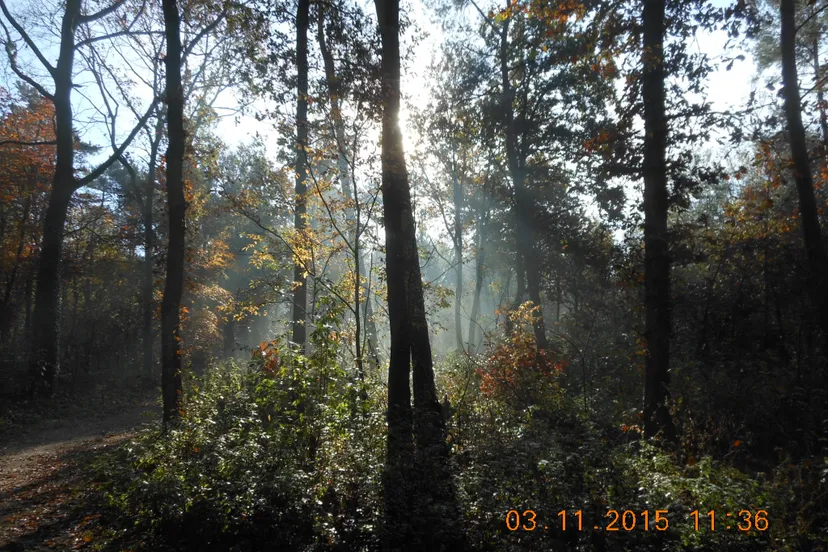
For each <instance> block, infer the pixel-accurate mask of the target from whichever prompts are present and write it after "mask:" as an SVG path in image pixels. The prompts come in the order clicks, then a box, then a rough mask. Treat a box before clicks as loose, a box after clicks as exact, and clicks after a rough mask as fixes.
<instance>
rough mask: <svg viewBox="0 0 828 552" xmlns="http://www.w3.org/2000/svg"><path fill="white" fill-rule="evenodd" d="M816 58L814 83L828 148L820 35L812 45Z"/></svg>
mask: <svg viewBox="0 0 828 552" xmlns="http://www.w3.org/2000/svg"><path fill="white" fill-rule="evenodd" d="M812 49H813V58H814V83H815V84H816V87H817V89H816V97H817V109H819V128H820V130H821V131H822V147H823V148H824V149H827V150H828V114H826V112H825V88H824V87H823V85H822V83H820V82H819V80H820V79H821V78H822V77H821V74H820V73H821V71H820V68H819V37H818V36H817V37H815V38H814V43H813V46H812ZM798 86H799V84H798V83H797V87H798Z"/></svg>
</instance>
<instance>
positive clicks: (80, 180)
mask: <svg viewBox="0 0 828 552" xmlns="http://www.w3.org/2000/svg"><path fill="white" fill-rule="evenodd" d="M158 100H159V97H157V96H156V98H155V99H154V100H153V101H152V103H151V104H150V106H149V108H148V109H147V112H146V113H144V116H143V117H141V119H140V120H139V121H138V123H137V124H136V125H135V127H134V128H133V129H132V132H130V133H129V136H127V138H126V140H124V141H123V142H122V143H121V146H120V147H119V148H118V149H116V150H115V152H114V153H113V154H112V155H110V156H109V159H107V160H106V161H104V162H103V163H101V164H100V165H99V166H98V168H97V169H95V170H94V171H92V172H91V173H89V174H87V175H86V176H84V177H83V178H78V179H77V180H76V181H75V189H77V188H80V187H81V186H86V185H87V184H89V183H90V182H92V181H93V180H95V179H96V178H98V177H99V176H101V175H102V174H103V173H104V172H105V171H106V169H108V168H109V166H110V165H112V163H114V162H115V161H117V160H118V159H120V158H121V156H122V155H123V154H124V151H126V149H127V148H128V147H129V145H130V144H131V143H132V140H133V139H134V138H135V136H137V135H138V132H140V130H141V129H142V128H143V127H144V125H146V124H147V121H148V120H149V118H150V117H151V116H152V114H153V112H154V111H155V105H156V104H157V103H158Z"/></svg>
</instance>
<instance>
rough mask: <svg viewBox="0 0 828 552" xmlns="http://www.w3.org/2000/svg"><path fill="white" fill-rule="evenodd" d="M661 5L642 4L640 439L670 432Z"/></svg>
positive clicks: (656, 0)
mask: <svg viewBox="0 0 828 552" xmlns="http://www.w3.org/2000/svg"><path fill="white" fill-rule="evenodd" d="M664 10H665V2H664V0H645V2H644V11H643V17H642V25H643V31H644V41H643V46H644V50H643V54H642V64H643V76H642V87H641V97H642V101H643V103H644V159H643V167H642V169H643V174H644V250H645V252H644V293H645V309H646V321H645V330H644V333H645V337H646V340H647V349H648V351H647V352H648V354H647V359H646V362H645V375H644V379H645V383H644V388H645V389H644V434H645V436H647V437H651V436H654V435H656V434H658V433H662V434H663V436H664V437H665V438H666V439H668V440H671V439H672V438H673V437H674V428H673V424H672V419H671V418H670V412H669V410H668V408H667V399H668V386H669V381H670V257H669V254H670V252H669V242H668V234H667V210H668V207H669V204H668V196H667V117H666V113H665V111H666V108H665V92H664V78H665V71H664V60H663V52H664V49H663V44H664V27H665V23H664Z"/></svg>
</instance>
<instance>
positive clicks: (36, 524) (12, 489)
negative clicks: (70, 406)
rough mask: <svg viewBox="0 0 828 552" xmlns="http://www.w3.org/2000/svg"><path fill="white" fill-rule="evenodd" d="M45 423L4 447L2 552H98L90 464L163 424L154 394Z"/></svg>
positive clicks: (0, 454)
mask: <svg viewBox="0 0 828 552" xmlns="http://www.w3.org/2000/svg"><path fill="white" fill-rule="evenodd" d="M63 414H64V416H63V417H58V418H52V419H40V420H38V421H37V422H36V423H35V424H33V425H31V426H29V427H28V428H26V431H25V432H23V431H17V432H16V433H15V434H13V435H11V436H9V435H8V432H6V433H5V434H4V435H3V437H5V439H4V440H2V441H0V551H3V552H10V551H15V552H17V551H30V550H31V551H35V550H38V551H39V550H99V549H100V544H101V543H100V542H96V540H97V539H96V536H97V535H100V533H101V528H102V526H103V525H104V524H105V520H103V519H102V512H103V509H102V508H100V498H99V494H98V493H96V492H95V489H94V485H93V483H92V482H91V480H90V478H91V475H90V473H89V469H88V466H89V463H90V462H91V461H92V460H93V459H94V458H95V457H96V456H98V455H99V454H101V453H104V452H106V451H107V450H109V449H112V448H114V447H115V446H116V445H118V444H119V443H121V442H123V441H124V440H125V439H127V438H128V437H130V436H131V435H133V434H134V433H135V432H136V431H137V430H138V429H139V428H140V427H142V426H144V425H146V424H149V423H152V422H154V421H156V420H159V419H160V408H159V407H158V406H157V405H156V404H155V400H154V399H153V398H151V397H150V396H149V394H143V396H138V397H132V399H131V400H129V401H119V402H118V403H111V404H109V405H108V408H101V407H100V405H98V407H96V406H95V405H94V403H87V405H86V408H83V409H81V410H74V411H72V412H71V413H67V412H63Z"/></svg>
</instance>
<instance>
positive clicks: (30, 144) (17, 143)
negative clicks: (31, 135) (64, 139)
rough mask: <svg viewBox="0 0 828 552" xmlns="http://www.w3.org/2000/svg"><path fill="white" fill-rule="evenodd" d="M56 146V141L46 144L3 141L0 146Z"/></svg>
mask: <svg viewBox="0 0 828 552" xmlns="http://www.w3.org/2000/svg"><path fill="white" fill-rule="evenodd" d="M55 144H57V141H56V140H49V141H47V142H25V141H23V140H3V141H2V142H0V146H54V145H55Z"/></svg>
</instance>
